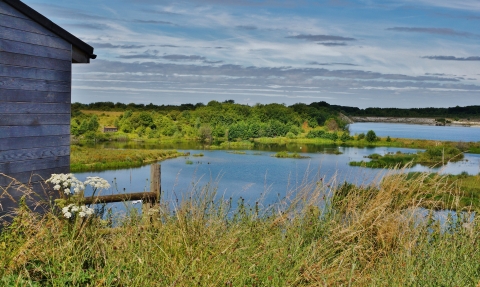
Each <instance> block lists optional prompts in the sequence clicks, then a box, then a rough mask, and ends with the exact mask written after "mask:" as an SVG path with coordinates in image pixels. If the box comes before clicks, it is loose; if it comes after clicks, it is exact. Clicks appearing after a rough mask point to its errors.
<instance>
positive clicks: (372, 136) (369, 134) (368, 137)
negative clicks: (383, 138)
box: [365, 130, 377, 142]
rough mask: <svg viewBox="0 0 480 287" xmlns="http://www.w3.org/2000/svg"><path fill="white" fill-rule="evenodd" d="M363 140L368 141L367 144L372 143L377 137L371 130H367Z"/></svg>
mask: <svg viewBox="0 0 480 287" xmlns="http://www.w3.org/2000/svg"><path fill="white" fill-rule="evenodd" d="M365 139H366V140H367V141H368V142H374V141H376V140H377V135H376V134H375V132H374V131H373V130H369V131H368V132H367V135H366V137H365Z"/></svg>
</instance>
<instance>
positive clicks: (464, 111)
mask: <svg viewBox="0 0 480 287" xmlns="http://www.w3.org/2000/svg"><path fill="white" fill-rule="evenodd" d="M212 102H215V101H212ZM212 102H210V103H209V104H207V105H205V104H203V103H197V104H181V105H178V106H175V105H154V104H148V105H145V104H134V103H130V104H123V103H113V102H96V103H91V104H81V103H74V104H72V109H73V110H75V109H76V110H97V111H125V110H131V111H162V112H165V111H166V112H171V111H179V112H183V111H195V110H197V109H199V108H203V107H205V106H208V105H211V103H212ZM216 103H218V102H216ZM234 103H235V102H234V101H233V100H228V101H225V102H223V104H234ZM237 105H238V104H237ZM272 105H275V104H272ZM266 106H269V105H266ZM287 108H290V109H293V110H294V111H296V112H301V113H304V114H305V113H307V114H311V117H312V118H314V117H315V113H316V111H322V112H325V111H328V113H330V114H333V113H338V112H341V113H343V114H345V115H347V116H362V117H367V116H368V117H420V118H464V119H466V118H480V106H466V107H459V106H456V107H450V108H410V109H399V108H366V109H360V108H356V107H349V106H340V105H330V104H328V103H326V102H324V101H322V102H314V103H311V104H309V105H307V104H294V105H292V106H289V107H287ZM324 120H325V119H323V121H324Z"/></svg>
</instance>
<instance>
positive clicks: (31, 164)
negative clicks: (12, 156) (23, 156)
mask: <svg viewBox="0 0 480 287" xmlns="http://www.w3.org/2000/svg"><path fill="white" fill-rule="evenodd" d="M67 165H70V156H69V155H67V156H61V157H50V158H42V159H32V160H24V161H17V162H4V163H0V173H4V174H6V175H9V176H13V175H15V174H17V173H23V172H27V171H37V170H42V169H48V168H54V167H61V166H67Z"/></svg>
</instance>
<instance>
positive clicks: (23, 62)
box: [0, 49, 72, 71]
mask: <svg viewBox="0 0 480 287" xmlns="http://www.w3.org/2000/svg"><path fill="white" fill-rule="evenodd" d="M0 64H5V65H12V66H20V67H32V68H40V69H49V70H58V71H71V70H72V61H71V59H69V60H57V59H51V58H43V57H36V56H30V55H23V54H17V53H9V52H3V51H2V49H0Z"/></svg>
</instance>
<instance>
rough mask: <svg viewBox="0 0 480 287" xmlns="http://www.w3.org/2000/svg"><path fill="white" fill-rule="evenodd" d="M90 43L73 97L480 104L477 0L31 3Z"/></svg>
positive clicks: (374, 104) (479, 9) (479, 12)
mask: <svg viewBox="0 0 480 287" xmlns="http://www.w3.org/2000/svg"><path fill="white" fill-rule="evenodd" d="M24 2H25V3H26V4H28V5H30V6H31V7H32V8H34V9H36V10H37V11H39V12H40V13H42V14H43V15H45V16H46V17H48V18H50V19H51V20H52V21H54V22H55V23H57V24H59V25H60V26H62V27H63V28H65V29H66V30H68V31H69V32H71V33H72V34H74V35H75V36H77V37H79V38H81V39H82V40H84V41H85V42H87V43H89V44H90V45H92V46H93V47H94V48H95V53H96V54H97V55H98V57H97V59H95V60H92V62H91V64H89V65H74V68H73V85H72V100H73V101H78V102H83V103H90V102H96V101H112V102H123V103H130V102H135V103H144V104H148V103H153V104H183V103H194V104H195V103H198V102H203V103H208V102H209V101H211V100H217V101H224V100H229V99H233V100H235V102H237V103H243V104H250V105H253V104H256V103H271V102H276V103H285V104H287V105H290V104H294V103H298V102H304V103H311V102H318V101H326V102H328V103H330V104H338V105H346V106H357V107H362V108H365V107H448V106H456V105H459V106H465V105H479V104H480V1H479V0H403V1H400V0H398V1H397V0H326V1H310V0H279V1H274V0H202V1H200V0H173V1H171V0H96V1H92V0H82V1H53V0H28V1H27V0H24Z"/></svg>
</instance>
